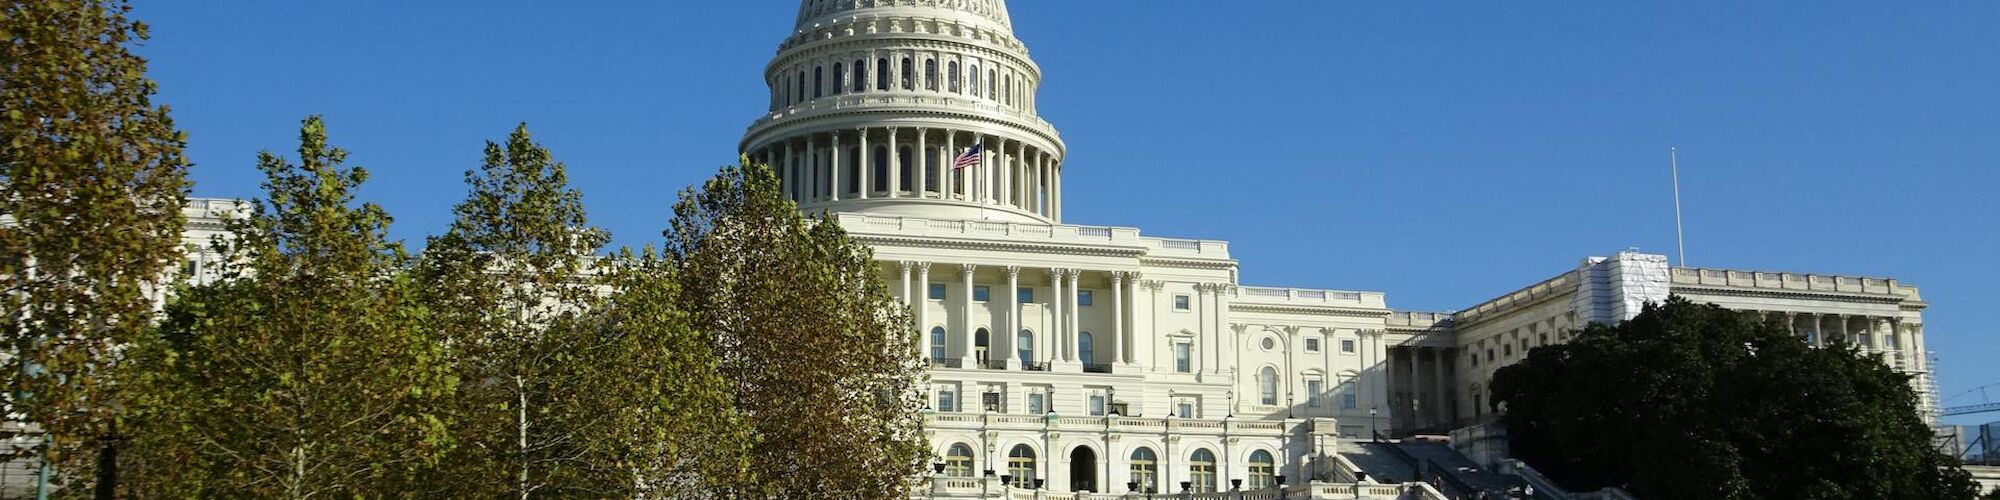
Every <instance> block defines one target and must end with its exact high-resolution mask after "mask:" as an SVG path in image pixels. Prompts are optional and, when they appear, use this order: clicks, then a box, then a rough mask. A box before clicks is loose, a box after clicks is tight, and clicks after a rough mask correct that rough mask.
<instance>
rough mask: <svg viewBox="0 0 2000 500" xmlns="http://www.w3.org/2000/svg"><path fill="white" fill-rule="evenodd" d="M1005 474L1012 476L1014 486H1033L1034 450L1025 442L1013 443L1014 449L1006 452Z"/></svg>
mask: <svg viewBox="0 0 2000 500" xmlns="http://www.w3.org/2000/svg"><path fill="white" fill-rule="evenodd" d="M1007 475H1009V476H1014V482H1013V485H1014V487H1015V488H1033V487H1034V486H1035V450H1034V449H1033V448H1029V447H1028V445H1025V444H1017V445H1014V451H1009V452H1007Z"/></svg>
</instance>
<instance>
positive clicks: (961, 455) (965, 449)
mask: <svg viewBox="0 0 2000 500" xmlns="http://www.w3.org/2000/svg"><path fill="white" fill-rule="evenodd" d="M972 471H973V463H972V447H971V446H966V445H965V443H958V444H954V445H951V451H947V452H945V454H944V475H945V476H946V477H972Z"/></svg>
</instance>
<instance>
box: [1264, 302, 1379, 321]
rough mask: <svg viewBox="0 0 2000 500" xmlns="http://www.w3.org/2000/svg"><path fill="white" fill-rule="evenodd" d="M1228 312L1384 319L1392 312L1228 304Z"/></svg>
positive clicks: (1354, 308) (1364, 309)
mask: <svg viewBox="0 0 2000 500" xmlns="http://www.w3.org/2000/svg"><path fill="white" fill-rule="evenodd" d="M1229 310H1230V311H1243V312H1265V313H1279V314H1302V315H1308V316H1336V317H1346V318H1386V317H1389V314H1390V313H1391V312H1392V311H1390V310H1388V309H1368V308H1356V307H1318V306H1300V305H1278V304H1257V303H1244V302H1233V301H1232V302H1230V303H1229Z"/></svg>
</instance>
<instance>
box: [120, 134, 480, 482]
mask: <svg viewBox="0 0 2000 500" xmlns="http://www.w3.org/2000/svg"><path fill="white" fill-rule="evenodd" d="M299 135H300V145H299V149H298V153H299V159H300V163H298V164H293V163H291V162H289V161H286V160H285V159H284V158H281V157H279V156H277V155H274V154H271V153H268V152H267V153H264V154H262V155H261V156H260V158H259V160H258V168H259V169H260V170H262V171H263V172H264V174H265V175H266V177H267V180H266V181H265V184H264V187H265V189H266V190H267V192H268V196H269V199H268V200H260V201H257V202H255V203H253V206H252V209H251V213H250V214H249V215H248V217H247V218H243V219H236V220H231V221H229V222H228V229H229V230H230V232H231V233H233V234H234V235H235V238H234V239H231V240H227V241H219V242H217V243H216V246H217V248H216V251H217V252H218V253H220V254H221V255H223V256H224V257H225V258H224V263H223V264H222V265H221V266H219V267H220V271H219V276H218V279H217V280H216V281H215V282H214V283H212V284H208V285H199V286H191V287H188V288H185V289H183V290H179V291H178V292H177V293H175V294H174V296H173V297H172V299H171V301H170V302H169V304H168V306H167V318H166V321H165V322H164V323H163V324H162V325H161V327H160V332H161V333H160V334H159V335H158V336H157V337H155V338H149V339H144V340H143V341H142V342H140V343H138V344H137V345H135V347H134V351H135V354H134V362H135V363H140V364H141V366H144V367H146V370H145V373H146V374H147V375H146V377H144V378H142V379H140V380H139V383H141V384H142V386H143V387H144V388H145V393H146V394H148V395H149V397H147V398H145V399H143V400H138V401H136V407H135V408H134V418H133V420H134V421H135V422H136V423H143V424H144V425H142V426H139V427H138V428H137V429H135V432H134V437H133V439H134V442H133V447H132V448H133V451H134V452H135V453H138V454H141V455H142V456H143V458H142V459H141V461H142V462H143V463H145V464H148V465H147V466H145V467H143V469H144V470H143V471H142V473H141V474H137V475H136V476H137V477H136V478H135V479H137V480H138V481H139V483H140V484H139V485H138V488H137V489H138V490H139V491H140V492H141V494H142V495H145V496H159V497H215V496H231V497H237V496H240V497H256V498H292V499H301V498H309V497H383V496H400V495H404V494H407V487H408V485H411V484H415V482H416V481H415V478H416V475H417V474H418V473H419V471H422V470H424V469H426V468H429V467H430V466H431V465H432V464H433V462H434V461H435V459H436V458H437V457H438V456H439V454H440V453H441V452H442V451H443V450H445V449H447V447H448V446H449V445H450V442H449V440H448V439H447V435H446V434H445V426H444V424H443V422H442V421H441V420H440V419H439V418H438V417H437V415H436V414H434V413H433V412H432V409H433V408H436V407H437V406H439V405H440V403H441V399H442V398H443V397H444V396H445V395H447V394H450V393H451V391H452V390H454V386H455V384H456V381H455V380H454V378H453V377H452V375H451V373H450V371H449V370H448V369H446V365H445V364H444V363H443V352H442V348H441V347H440V343H439V342H437V341H436V339H435V338H433V336H431V335H429V334H428V332H427V331H426V329H425V325H426V324H427V322H428V320H429V318H428V317H427V316H428V315H427V312H426V311H425V310H424V309H423V308H421V307H419V305H418V304H417V303H416V302H415V301H414V300H413V296H414V292H413V288H414V287H413V283H414V282H413V281H412V280H411V278H410V275H409V273H408V272H407V270H406V266H407V265H408V257H407V256H406V254H405V253H404V251H403V249H402V248H401V245H400V244H397V243H394V242H390V241H388V240H387V236H386V232H387V229H388V225H389V223H390V218H389V216H388V214H387V213H385V212H384V211H383V210H382V209H381V208H380V207H378V206H375V205H374V204H366V203H364V204H360V205H358V206H357V205H356V204H355V201H354V196H353V192H354V190H355V189H357V188H358V187H359V186H360V184H361V183H362V182H363V181H365V180H366V179H367V172H366V171H365V170H363V169H361V168H359V167H352V168H350V167H346V166H344V165H343V162H344V160H345V158H346V156H347V154H346V152H345V151H342V150H340V149H337V148H334V147H332V146H330V145H328V144H327V140H326V129H325V126H324V124H323V123H322V122H321V121H320V119H319V118H318V117H312V118H308V119H306V120H305V124H304V126H303V127H302V129H301V131H300V134H299Z"/></svg>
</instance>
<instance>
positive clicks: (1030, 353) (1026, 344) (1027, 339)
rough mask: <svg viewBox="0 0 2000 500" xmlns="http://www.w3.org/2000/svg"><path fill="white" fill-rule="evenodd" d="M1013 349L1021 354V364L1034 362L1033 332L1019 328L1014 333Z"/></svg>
mask: <svg viewBox="0 0 2000 500" xmlns="http://www.w3.org/2000/svg"><path fill="white" fill-rule="evenodd" d="M1014 349H1015V350H1016V351H1018V352H1019V354H1020V355H1021V366H1032V365H1034V364H1035V332H1031V331H1027V330H1021V333H1018V334H1015V335H1014Z"/></svg>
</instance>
